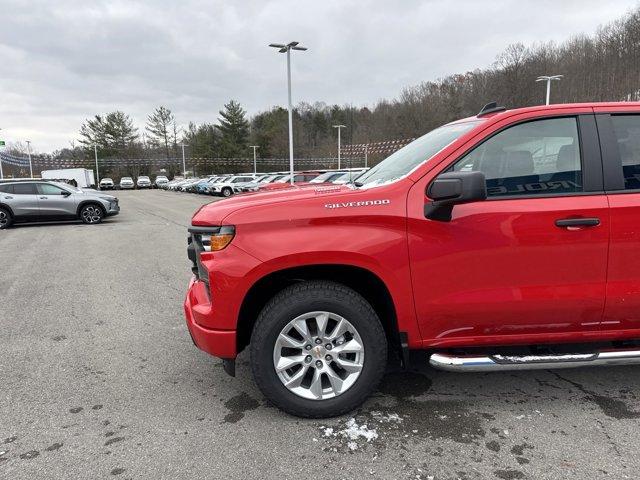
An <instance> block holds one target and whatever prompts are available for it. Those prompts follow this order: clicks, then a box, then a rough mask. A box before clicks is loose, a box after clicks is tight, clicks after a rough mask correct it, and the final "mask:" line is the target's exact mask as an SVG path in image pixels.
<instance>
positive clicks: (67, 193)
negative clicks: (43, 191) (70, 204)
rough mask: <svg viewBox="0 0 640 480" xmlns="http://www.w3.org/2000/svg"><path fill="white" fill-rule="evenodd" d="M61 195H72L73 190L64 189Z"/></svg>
mask: <svg viewBox="0 0 640 480" xmlns="http://www.w3.org/2000/svg"><path fill="white" fill-rule="evenodd" d="M60 195H62V196H63V197H68V196H69V195H71V192H68V191H67V190H62V192H61V193H60Z"/></svg>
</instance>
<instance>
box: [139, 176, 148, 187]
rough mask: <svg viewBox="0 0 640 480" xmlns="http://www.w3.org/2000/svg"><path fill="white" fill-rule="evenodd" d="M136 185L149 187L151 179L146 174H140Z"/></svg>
mask: <svg viewBox="0 0 640 480" xmlns="http://www.w3.org/2000/svg"><path fill="white" fill-rule="evenodd" d="M136 185H138V188H151V179H150V178H149V177H147V176H146V175H140V176H139V177H138V181H137V182H136Z"/></svg>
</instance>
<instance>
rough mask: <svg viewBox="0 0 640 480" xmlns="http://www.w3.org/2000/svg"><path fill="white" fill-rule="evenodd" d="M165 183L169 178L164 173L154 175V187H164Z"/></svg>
mask: <svg viewBox="0 0 640 480" xmlns="http://www.w3.org/2000/svg"><path fill="white" fill-rule="evenodd" d="M167 183H169V179H168V178H167V177H166V176H164V175H158V176H157V177H156V181H155V187H156V188H162V187H164V186H165V185H166V184H167Z"/></svg>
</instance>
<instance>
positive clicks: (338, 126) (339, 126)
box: [333, 125, 347, 170]
mask: <svg viewBox="0 0 640 480" xmlns="http://www.w3.org/2000/svg"><path fill="white" fill-rule="evenodd" d="M333 128H337V129H338V170H340V131H341V130H342V129H343V128H347V126H346V125H334V126H333Z"/></svg>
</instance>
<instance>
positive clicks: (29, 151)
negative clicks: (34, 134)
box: [27, 140, 33, 178]
mask: <svg viewBox="0 0 640 480" xmlns="http://www.w3.org/2000/svg"><path fill="white" fill-rule="evenodd" d="M27 153H28V154H29V173H30V175H31V176H30V177H29V178H33V165H32V164H31V140H27Z"/></svg>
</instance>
